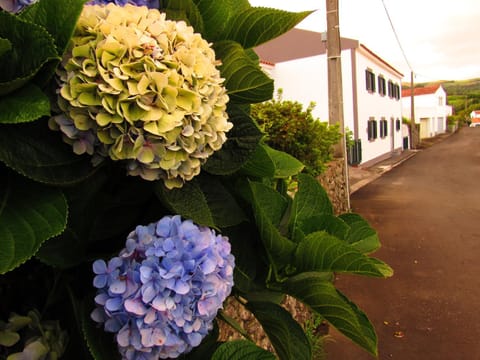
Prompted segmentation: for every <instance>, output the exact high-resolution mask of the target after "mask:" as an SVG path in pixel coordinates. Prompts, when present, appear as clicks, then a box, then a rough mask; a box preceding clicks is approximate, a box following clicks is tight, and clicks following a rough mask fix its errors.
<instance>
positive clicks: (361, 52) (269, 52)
mask: <svg viewBox="0 0 480 360" xmlns="http://www.w3.org/2000/svg"><path fill="white" fill-rule="evenodd" d="M341 47H342V51H341V62H342V82H343V87H342V88H343V104H344V109H343V111H344V124H345V127H346V128H348V129H349V130H351V131H352V132H353V137H354V140H355V141H356V148H355V156H354V159H351V160H353V161H351V163H353V164H362V165H370V164H373V163H376V162H378V161H381V160H383V159H386V158H389V157H391V156H392V155H393V154H394V153H395V152H401V151H402V150H403V137H404V134H403V133H402V126H401V121H402V105H401V101H400V97H401V79H402V78H403V74H401V73H400V72H399V71H398V70H396V69H395V68H393V67H392V66H391V65H389V64H388V63H387V62H386V61H384V60H383V59H382V58H381V57H380V56H378V55H377V54H375V53H374V52H372V51H371V50H370V49H368V48H367V47H366V46H365V45H363V44H361V43H360V42H359V41H357V40H353V39H347V38H342V39H341ZM326 50H327V49H326V38H325V34H322V33H317V32H312V31H307V30H300V29H292V30H290V31H289V32H287V33H285V34H283V35H281V36H279V37H278V38H276V39H273V40H272V41H270V42H267V43H265V44H262V45H260V46H259V47H257V48H255V51H256V53H257V54H258V56H259V58H260V61H261V63H262V64H263V65H264V69H265V71H266V72H267V73H268V74H269V75H270V76H271V77H272V78H273V79H274V81H275V89H276V90H278V89H283V98H284V99H285V100H294V101H298V102H300V103H302V104H304V106H305V107H306V106H308V104H309V103H310V102H312V101H313V102H315V103H316V107H315V109H314V110H313V115H314V116H315V117H317V118H319V119H320V120H321V121H328V114H329V111H328V66H327V51H326Z"/></svg>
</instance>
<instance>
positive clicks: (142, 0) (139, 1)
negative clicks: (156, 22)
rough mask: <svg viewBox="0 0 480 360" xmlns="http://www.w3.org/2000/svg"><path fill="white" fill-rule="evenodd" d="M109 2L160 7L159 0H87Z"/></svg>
mask: <svg viewBox="0 0 480 360" xmlns="http://www.w3.org/2000/svg"><path fill="white" fill-rule="evenodd" d="M0 1H1V0H0ZM108 3H114V4H115V5H119V6H125V5H127V4H130V5H136V6H147V7H149V8H150V9H158V7H159V0H90V1H89V2H87V5H106V4H108Z"/></svg>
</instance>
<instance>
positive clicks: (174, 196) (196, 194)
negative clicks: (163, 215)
mask: <svg viewBox="0 0 480 360" xmlns="http://www.w3.org/2000/svg"><path fill="white" fill-rule="evenodd" d="M154 190H155V194H156V195H157V196H158V198H159V199H160V200H162V202H163V203H165V205H166V206H167V208H169V209H170V211H172V212H173V213H174V214H178V215H181V216H182V217H183V218H185V219H191V220H192V221H193V222H195V223H196V224H199V225H204V226H208V227H215V221H214V219H213V215H212V213H211V211H210V208H209V207H208V202H207V199H206V197H205V194H204V193H203V191H202V189H201V188H200V185H199V184H198V182H197V181H196V179H193V180H191V181H188V182H186V183H185V184H183V187H182V188H181V189H172V190H169V189H167V188H166V187H165V186H164V185H163V183H162V182H157V183H156V184H155V186H154Z"/></svg>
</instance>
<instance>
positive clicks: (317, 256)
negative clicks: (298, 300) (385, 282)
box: [294, 231, 393, 277]
mask: <svg viewBox="0 0 480 360" xmlns="http://www.w3.org/2000/svg"><path fill="white" fill-rule="evenodd" d="M294 265H295V267H296V269H297V271H298V272H308V271H321V272H344V273H351V274H359V275H368V276H376V277H388V276H392V275H393V270H392V269H391V268H390V267H389V266H388V265H386V264H384V263H382V262H381V261H379V260H377V259H372V258H369V257H368V256H365V255H364V254H362V253H361V252H360V251H358V250H356V249H354V248H353V247H352V246H351V245H349V244H347V243H346V242H345V241H343V240H340V239H338V238H336V237H335V236H332V235H329V234H327V233H326V232H323V231H322V232H315V233H312V234H310V235H308V236H307V237H306V238H305V240H303V241H302V242H301V243H300V244H298V247H297V250H296V252H295V258H294Z"/></svg>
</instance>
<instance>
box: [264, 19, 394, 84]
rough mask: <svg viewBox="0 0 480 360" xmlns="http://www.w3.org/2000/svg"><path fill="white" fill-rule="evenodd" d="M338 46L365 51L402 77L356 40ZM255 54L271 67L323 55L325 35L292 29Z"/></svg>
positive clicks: (342, 42) (343, 39)
mask: <svg viewBox="0 0 480 360" xmlns="http://www.w3.org/2000/svg"><path fill="white" fill-rule="evenodd" d="M340 45H341V47H342V50H347V49H357V48H361V49H363V50H365V51H366V52H367V53H368V54H370V55H371V56H373V57H374V58H375V59H377V60H378V61H380V62H381V63H383V64H384V65H385V66H387V67H388V68H390V69H391V70H393V71H394V72H396V73H398V74H399V75H400V76H401V77H403V74H402V73H401V72H399V71H398V70H397V69H395V68H394V67H393V66H391V65H390V64H388V63H387V62H386V61H385V60H383V59H382V58H381V57H380V56H378V55H377V54H375V53H374V52H373V51H371V50H370V49H368V48H367V47H366V46H365V45H363V44H361V43H360V42H359V41H358V40H354V39H349V38H343V37H342V38H341V39H340ZM255 52H256V53H257V55H258V56H259V58H260V61H262V62H265V63H267V64H271V65H275V64H276V63H281V62H284V61H290V60H296V59H302V58H305V57H310V56H316V55H323V54H326V52H327V46H326V41H325V33H319V32H315V31H309V30H303V29H296V28H293V29H291V30H290V31H287V32H286V33H284V34H282V35H280V36H279V37H277V38H275V39H273V40H270V41H268V42H266V43H264V44H262V45H259V46H257V47H256V48H255Z"/></svg>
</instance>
